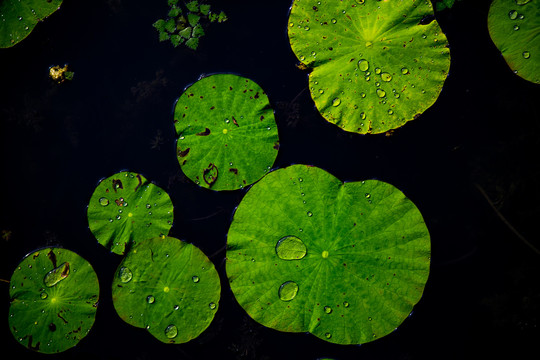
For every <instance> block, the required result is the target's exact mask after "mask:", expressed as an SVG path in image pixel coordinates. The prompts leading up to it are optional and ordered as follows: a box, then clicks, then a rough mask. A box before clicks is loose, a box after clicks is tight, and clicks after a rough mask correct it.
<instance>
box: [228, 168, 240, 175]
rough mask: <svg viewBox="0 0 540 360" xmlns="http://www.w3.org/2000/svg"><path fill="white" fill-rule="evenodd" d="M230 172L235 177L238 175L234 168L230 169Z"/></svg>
mask: <svg viewBox="0 0 540 360" xmlns="http://www.w3.org/2000/svg"><path fill="white" fill-rule="evenodd" d="M229 171H230V172H232V173H234V175H238V169H235V168H232V169H229Z"/></svg>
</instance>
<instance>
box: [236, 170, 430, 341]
mask: <svg viewBox="0 0 540 360" xmlns="http://www.w3.org/2000/svg"><path fill="white" fill-rule="evenodd" d="M429 266H430V238H429V232H428V230H427V228H426V225H425V223H424V220H423V218H422V215H421V214H420V212H419V210H418V209H417V208H416V206H415V205H414V204H413V203H412V202H411V201H410V200H409V199H407V198H406V197H405V195H403V193H402V192H401V191H399V190H398V189H396V188H395V187H394V186H392V185H390V184H387V183H385V182H382V181H377V180H366V181H362V182H350V183H343V182H341V181H340V180H339V179H337V178H335V177H334V176H332V175H330V174H329V173H327V172H325V171H323V170H321V169H318V168H316V167H308V166H305V165H294V166H290V167H288V168H285V169H280V170H276V171H273V172H271V173H270V174H268V175H267V176H265V177H264V178H263V179H262V180H261V181H260V182H258V183H257V184H255V185H253V187H251V189H250V190H249V191H248V192H247V194H246V195H245V197H244V199H243V200H242V202H241V203H240V205H239V206H238V208H237V210H236V213H235V214H234V218H233V221H232V224H231V227H230V230H229V233H228V250H227V275H228V277H229V281H230V284H231V288H232V290H233V293H234V295H235V297H236V299H237V300H238V302H239V304H240V305H241V306H242V307H243V308H244V309H245V310H246V312H247V313H248V314H249V315H250V316H251V317H252V318H253V319H254V320H256V321H258V322H259V323H261V324H263V325H265V326H268V327H271V328H273V329H276V330H280V331H287V332H306V331H307V332H310V333H312V334H314V335H315V336H317V337H319V338H321V339H323V340H326V341H329V342H332V343H338V344H361V343H366V342H369V341H372V340H375V339H378V338H380V337H382V336H385V335H387V334H389V333H390V332H392V331H394V330H395V329H396V328H397V327H398V326H399V325H400V324H401V323H402V322H403V320H405V318H407V316H408V315H409V314H410V313H411V311H412V308H413V306H414V305H415V304H416V303H417V302H418V301H419V300H420V298H421V296H422V293H423V289H424V286H425V283H426V281H427V278H428V275H429Z"/></svg>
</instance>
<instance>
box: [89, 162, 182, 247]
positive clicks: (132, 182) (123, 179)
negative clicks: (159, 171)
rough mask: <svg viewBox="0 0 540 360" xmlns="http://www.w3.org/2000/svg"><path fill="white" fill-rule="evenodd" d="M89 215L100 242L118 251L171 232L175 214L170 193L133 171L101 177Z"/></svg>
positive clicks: (92, 229)
mask: <svg viewBox="0 0 540 360" xmlns="http://www.w3.org/2000/svg"><path fill="white" fill-rule="evenodd" d="M87 215H88V224H89V228H90V230H91V231H92V233H93V234H94V236H95V237H96V239H97V240H98V242H99V243H100V244H101V245H103V246H105V247H106V248H108V249H109V250H110V251H112V252H114V253H116V254H119V255H122V254H124V252H125V251H126V248H127V246H128V245H129V246H131V245H133V244H134V243H136V242H138V241H142V240H145V239H148V238H151V237H155V236H160V235H166V234H168V233H169V230H170V228H171V226H172V221H173V216H174V214H173V205H172V201H171V198H170V197H169V195H168V194H167V193H166V192H165V191H164V190H163V189H161V188H160V187H158V186H157V185H154V184H152V183H150V182H149V181H148V180H147V179H146V178H144V177H143V176H142V175H140V174H136V173H133V172H120V173H117V174H114V175H112V176H110V177H108V178H107V179H104V180H103V181H101V182H100V183H99V184H98V186H97V188H96V189H95V191H94V193H93V194H92V197H91V198H90V202H89V205H88V211H87Z"/></svg>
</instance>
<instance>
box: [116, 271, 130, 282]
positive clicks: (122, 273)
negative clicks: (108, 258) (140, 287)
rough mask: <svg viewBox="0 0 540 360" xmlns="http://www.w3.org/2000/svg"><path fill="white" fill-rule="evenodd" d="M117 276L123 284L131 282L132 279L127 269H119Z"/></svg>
mask: <svg viewBox="0 0 540 360" xmlns="http://www.w3.org/2000/svg"><path fill="white" fill-rule="evenodd" d="M118 276H119V277H120V281H122V282H123V283H128V282H130V281H131V279H133V273H132V272H131V270H129V268H127V267H122V268H120V271H119V272H118Z"/></svg>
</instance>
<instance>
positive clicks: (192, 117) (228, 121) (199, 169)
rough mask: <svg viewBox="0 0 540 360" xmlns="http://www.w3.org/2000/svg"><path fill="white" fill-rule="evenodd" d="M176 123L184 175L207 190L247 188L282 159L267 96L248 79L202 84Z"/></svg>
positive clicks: (186, 96)
mask: <svg viewBox="0 0 540 360" xmlns="http://www.w3.org/2000/svg"><path fill="white" fill-rule="evenodd" d="M190 40H191V39H190ZM174 121H175V128H176V132H177V133H178V136H179V139H178V142H177V157H178V161H179V163H180V166H181V168H182V171H183V172H184V174H186V176H187V177H188V178H190V179H191V180H192V181H194V182H195V183H196V184H198V185H200V186H202V187H206V188H210V189H213V190H235V189H240V188H242V187H245V186H247V185H249V184H252V183H254V182H255V181H257V180H258V179H260V178H261V177H262V176H263V175H264V174H265V173H266V172H267V171H268V170H269V169H270V168H271V167H272V165H273V163H274V161H275V158H276V156H277V151H278V148H279V138H278V133H277V126H276V123H275V120H274V114H273V111H272V109H271V107H270V104H269V100H268V97H267V96H266V94H265V92H264V90H263V89H262V88H261V87H260V86H259V85H257V84H256V83H254V82H253V81H251V80H249V79H246V78H243V77H240V76H237V75H232V74H216V75H211V76H208V77H205V78H202V79H200V80H199V81H197V82H196V83H194V84H193V85H191V86H190V87H188V88H187V89H186V90H185V91H184V93H183V94H182V95H181V96H180V98H179V99H178V102H177V104H176V107H175V113H174Z"/></svg>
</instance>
